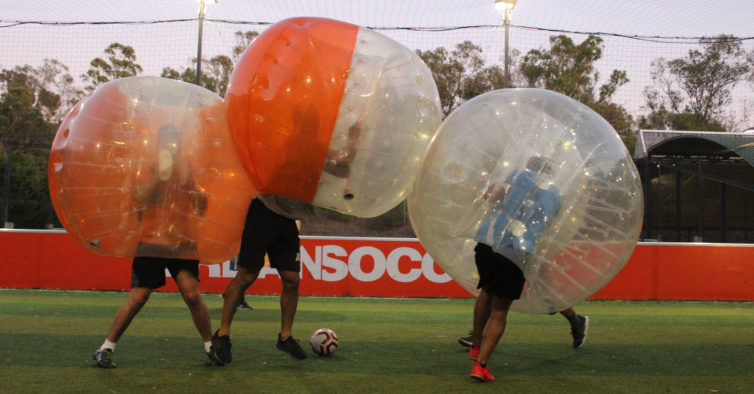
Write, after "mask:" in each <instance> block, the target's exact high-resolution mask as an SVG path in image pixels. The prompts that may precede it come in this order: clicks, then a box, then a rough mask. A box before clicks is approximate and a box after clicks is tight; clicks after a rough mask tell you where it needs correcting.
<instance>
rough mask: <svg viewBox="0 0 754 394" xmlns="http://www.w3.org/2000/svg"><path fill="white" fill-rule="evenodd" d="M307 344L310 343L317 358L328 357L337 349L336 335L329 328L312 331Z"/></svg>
mask: <svg viewBox="0 0 754 394" xmlns="http://www.w3.org/2000/svg"><path fill="white" fill-rule="evenodd" d="M309 343H311V345H312V350H313V351H314V353H315V354H317V355H318V356H329V355H331V354H333V353H334V352H335V350H336V349H337V348H338V335H337V334H335V331H333V330H331V329H329V328H320V329H319V330H317V331H314V334H312V339H311V340H310V341H309Z"/></svg>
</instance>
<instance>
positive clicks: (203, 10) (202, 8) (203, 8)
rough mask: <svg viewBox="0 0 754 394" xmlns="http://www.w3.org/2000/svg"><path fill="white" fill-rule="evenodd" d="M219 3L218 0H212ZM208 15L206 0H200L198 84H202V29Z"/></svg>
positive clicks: (197, 60) (197, 57)
mask: <svg viewBox="0 0 754 394" xmlns="http://www.w3.org/2000/svg"><path fill="white" fill-rule="evenodd" d="M212 1H214V2H215V3H217V0H212ZM205 15H207V8H206V5H205V4H204V0H199V42H198V44H197V46H196V82H195V83H196V84H197V85H200V86H201V84H200V82H201V78H202V29H203V27H204V16H205Z"/></svg>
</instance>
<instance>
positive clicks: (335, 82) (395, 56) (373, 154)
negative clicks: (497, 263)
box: [226, 18, 441, 217]
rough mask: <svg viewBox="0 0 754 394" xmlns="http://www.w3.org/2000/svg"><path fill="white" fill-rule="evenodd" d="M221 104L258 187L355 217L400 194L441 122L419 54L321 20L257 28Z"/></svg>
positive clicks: (387, 205)
mask: <svg viewBox="0 0 754 394" xmlns="http://www.w3.org/2000/svg"><path fill="white" fill-rule="evenodd" d="M226 101H227V114H228V120H229V125H230V129H231V134H232V136H233V140H234V142H235V144H236V148H237V149H238V152H239V156H240V157H241V160H242V161H243V163H244V166H245V167H246V168H247V170H248V171H249V173H250V174H251V178H252V182H253V183H254V185H255V186H256V187H257V188H258V189H259V190H260V192H261V193H269V194H276V195H279V196H282V197H287V198H293V199H297V200H300V201H303V202H306V203H310V204H312V205H315V206H318V207H322V208H328V209H332V210H336V211H339V212H341V213H345V214H349V215H354V216H360V217H373V216H378V215H380V214H383V213H385V212H387V211H389V210H390V209H391V208H393V207H395V206H396V205H397V204H398V203H400V202H401V201H402V200H404V199H405V197H406V192H407V189H408V188H409V187H410V184H411V182H412V180H413V177H414V176H415V174H416V171H417V170H418V163H419V159H420V157H421V154H422V152H423V150H424V149H425V147H426V145H427V143H428V142H429V140H430V139H431V137H432V135H433V134H434V133H435V131H436V130H437V127H438V126H439V124H440V121H441V111H440V100H439V94H438V92H437V87H436V85H435V83H434V80H433V78H432V74H431V72H430V71H429V69H428V68H427V67H426V65H425V64H424V63H423V62H422V60H421V59H420V58H419V57H418V55H416V53H414V52H413V51H411V50H410V49H408V48H406V47H405V46H403V45H401V44H399V43H397V42H395V41H393V40H392V39H389V38H387V37H385V36H383V35H381V34H379V33H376V32H374V31H371V30H369V29H365V28H360V27H358V26H355V25H352V24H349V23H345V22H340V21H335V20H331V19H324V18H292V19H286V20H283V21H281V22H278V23H276V24H274V25H272V26H270V27H269V28H268V29H267V30H265V31H264V32H263V33H262V34H260V35H259V37H257V38H256V39H255V40H254V41H253V42H252V44H251V45H250V46H249V48H247V49H246V51H245V52H244V54H243V56H242V57H241V59H240V60H239V62H238V64H237V65H236V66H235V68H234V70H233V74H232V76H231V80H230V84H229V87H228V90H227V94H226Z"/></svg>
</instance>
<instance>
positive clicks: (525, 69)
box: [519, 35, 635, 146]
mask: <svg viewBox="0 0 754 394" xmlns="http://www.w3.org/2000/svg"><path fill="white" fill-rule="evenodd" d="M602 47H603V40H602V38H600V37H599V36H595V35H589V37H588V38H587V39H586V40H584V41H583V42H581V43H580V44H575V43H574V42H573V40H571V39H570V38H569V37H568V36H565V35H559V36H551V37H550V49H544V48H540V49H532V50H530V51H529V52H527V53H526V55H524V56H523V57H522V58H521V61H520V62H519V73H520V74H521V75H523V76H524V80H525V81H526V83H527V86H528V87H536V88H544V89H549V90H552V91H555V92H559V93H562V94H565V95H566V96H569V97H571V98H573V99H575V100H578V101H580V102H582V103H584V104H586V105H588V106H589V107H591V108H592V109H594V110H595V111H596V112H597V113H599V114H600V115H602V117H603V118H605V120H607V121H608V122H609V123H610V125H612V126H613V128H614V129H615V131H617V132H618V135H620V136H621V138H622V139H623V141H624V142H625V143H626V144H627V146H628V144H630V143H631V141H632V140H634V141H635V136H634V135H635V131H634V130H633V128H634V120H633V117H632V116H631V115H630V114H629V113H628V111H626V109H625V108H624V107H623V106H621V105H618V104H616V103H613V102H611V101H610V100H611V99H612V97H613V95H614V94H615V92H616V91H617V90H618V88H620V87H621V86H623V85H625V84H626V83H628V81H629V79H628V76H627V74H626V72H625V71H622V70H613V72H612V74H610V78H609V79H608V81H607V82H606V83H605V84H603V85H601V86H599V87H598V86H597V82H598V80H599V73H598V72H597V71H596V70H595V63H596V62H597V61H598V60H599V59H600V58H602Z"/></svg>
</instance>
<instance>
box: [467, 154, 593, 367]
mask: <svg viewBox="0 0 754 394" xmlns="http://www.w3.org/2000/svg"><path fill="white" fill-rule="evenodd" d="M551 174H552V167H551V164H550V163H549V160H547V159H546V158H544V157H541V156H532V157H531V158H529V160H528V161H527V165H526V169H525V170H522V171H518V172H514V173H513V174H511V175H510V176H509V177H508V178H507V179H506V181H505V182H504V183H503V184H500V185H492V186H490V187H489V188H488V189H487V191H486V192H485V193H484V194H483V198H485V199H487V200H491V201H495V207H494V208H493V209H492V211H491V214H490V215H488V216H487V218H486V219H485V220H484V221H483V223H482V225H480V227H479V230H478V231H477V236H476V237H475V240H476V241H477V245H476V247H475V248H474V253H475V255H474V260H475V263H476V266H477V271H478V272H479V284H478V286H477V288H479V289H480V293H479V296H478V297H477V300H476V302H475V304H474V325H473V331H472V335H471V343H470V349H469V358H471V359H472V360H475V363H474V366H473V367H472V369H471V377H472V378H474V379H477V380H479V381H483V382H491V381H493V380H494V379H495V378H494V377H493V376H492V374H491V373H490V370H489V366H488V365H487V362H488V360H489V357H490V355H491V354H492V352H493V350H494V349H495V347H496V346H497V344H498V342H499V341H500V338H501V337H502V335H503V333H504V331H505V325H506V321H507V317H508V311H509V310H510V307H511V304H512V303H513V301H515V300H517V299H519V298H520V297H521V292H522V291H523V288H524V283H525V278H524V274H523V272H522V271H521V268H519V265H517V264H516V262H514V260H516V261H518V262H520V263H522V262H523V259H524V258H525V257H526V256H527V255H530V254H531V253H532V252H533V251H534V248H535V246H536V243H537V241H538V239H539V236H540V234H541V233H542V231H544V229H545V227H546V226H547V224H548V222H549V220H550V219H551V218H552V216H553V215H554V214H555V213H556V212H557V210H558V209H559V207H560V199H561V197H560V195H559V193H558V191H557V188H555V186H553V185H552V184H551V183H550V182H549V181H548V178H549V177H548V176H549V175H551ZM561 313H562V314H563V316H566V318H569V321H572V323H571V324H572V328H573V326H574V323H577V322H583V323H584V324H581V325H580V327H576V328H575V331H572V332H574V347H578V346H580V345H581V343H583V339H584V338H585V336H586V324H588V318H585V319H583V320H582V319H581V318H582V317H581V316H580V315H578V314H576V313H575V312H573V310H572V309H570V308H569V309H567V310H565V311H563V312H561ZM582 327H583V330H581V328H582ZM577 337H578V339H579V341H577V340H576V339H577ZM459 342H460V340H459ZM577 342H579V343H578V346H576V345H577Z"/></svg>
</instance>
